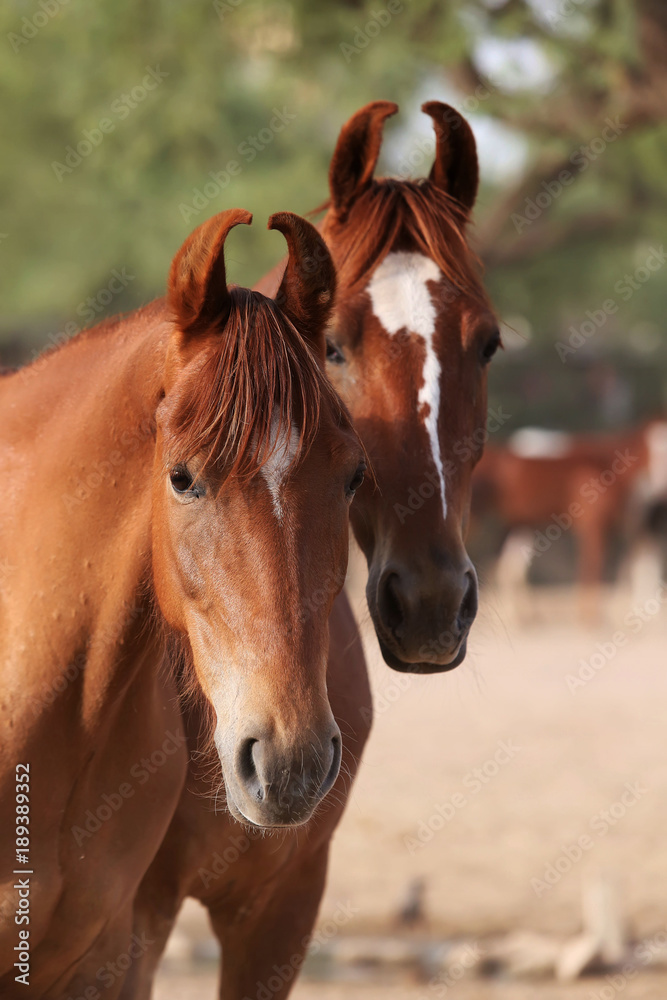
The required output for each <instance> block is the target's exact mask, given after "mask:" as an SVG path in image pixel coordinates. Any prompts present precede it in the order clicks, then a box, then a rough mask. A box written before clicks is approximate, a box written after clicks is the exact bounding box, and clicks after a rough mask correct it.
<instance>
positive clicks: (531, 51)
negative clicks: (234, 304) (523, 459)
mask: <svg viewBox="0 0 667 1000" xmlns="http://www.w3.org/2000/svg"><path fill="white" fill-rule="evenodd" d="M0 44H1V45H2V56H1V58H0V88H1V91H2V100H1V101H0V128H1V130H2V137H3V157H2V159H1V161H0V180H1V184H2V191H3V195H4V197H3V199H2V209H1V211H0V234H2V235H1V237H0V260H1V264H2V266H1V267H0V286H1V299H0V301H1V303H2V305H1V313H0V315H1V316H2V320H1V322H0V327H1V332H2V336H3V338H4V340H5V348H3V353H5V354H7V352H9V353H10V354H11V343H12V341H16V339H17V338H18V340H19V341H20V344H21V345H22V347H21V350H22V351H23V353H24V355H29V354H30V352H31V351H32V350H34V349H36V347H38V346H39V345H40V344H42V343H44V341H45V338H46V335H47V334H48V333H49V332H50V333H52V334H53V333H55V332H57V331H58V330H61V329H63V327H64V324H65V323H66V322H68V321H70V322H74V323H75V324H77V325H84V324H87V323H89V322H90V321H91V318H92V317H97V316H100V317H101V316H102V315H106V314H109V313H113V312H116V311H120V310H125V309H129V308H132V307H134V306H136V305H138V304H139V303H141V302H145V301H147V300H148V299H150V298H151V297H153V296H155V295H158V294H161V293H162V291H163V289H164V286H165V279H166V274H167V271H168V267H169V262H170V259H171V257H172V255H173V254H174V252H175V251H176V249H177V248H178V246H179V245H180V242H181V241H182V240H183V238H184V237H185V236H186V234H187V233H188V232H190V231H191V230H192V229H193V228H194V226H195V225H197V224H198V223H199V222H201V221H203V219H204V218H206V217H208V216H209V215H211V214H213V213H214V212H217V211H220V210H221V209H223V208H227V207H232V206H239V207H244V208H248V209H250V210H251V211H253V212H254V213H255V225H254V226H253V227H252V228H251V229H250V230H248V231H244V230H243V231H242V230H236V231H235V233H234V234H233V237H232V239H230V243H229V257H230V277H231V279H232V280H237V281H241V282H243V283H252V282H253V281H255V280H256V279H257V278H258V277H259V276H260V275H261V274H262V272H263V271H264V270H266V269H267V268H268V267H269V266H271V265H272V264H273V263H274V262H275V261H276V260H277V259H278V258H279V257H280V256H281V255H282V253H283V248H284V244H283V243H282V242H281V237H280V236H279V234H276V233H271V234H269V233H267V232H266V231H265V229H264V226H265V222H266V219H267V217H268V215H269V214H270V213H271V212H273V211H277V210H281V209H290V210H293V211H298V212H307V211H308V210H310V209H312V208H314V207H315V206H317V205H318V204H319V203H321V202H322V201H323V200H324V198H325V197H326V194H327V188H326V171H327V167H328V162H329V158H330V155H331V151H332V149H333V144H334V142H335V138H336V135H337V133H338V129H339V128H340V125H341V124H342V122H343V121H344V120H345V119H346V118H347V117H348V116H349V114H351V113H352V112H353V111H354V110H356V109H357V108H358V107H360V106H361V105H363V104H364V103H366V102H367V101H369V100H373V99H378V98H385V99H393V100H397V101H398V102H399V103H400V104H401V106H402V109H403V110H404V116H403V118H402V119H401V122H399V123H398V124H395V123H394V122H392V123H390V125H389V126H388V130H387V132H388V138H389V141H390V142H389V144H390V146H391V143H392V138H393V139H394V140H396V137H397V136H404V137H405V143H406V147H408V146H409V145H410V144H411V143H412V142H413V141H414V133H411V132H410V130H409V128H406V124H405V120H404V119H405V117H406V116H407V112H408V111H409V112H412V111H413V110H414V109H415V106H416V102H418V100H421V99H424V98H426V97H428V96H436V97H440V96H442V95H443V94H445V93H446V94H449V96H450V99H451V100H452V103H455V104H457V105H458V106H459V107H461V108H462V109H464V110H472V111H475V110H476V111H477V113H478V114H482V115H483V116H484V118H485V119H486V120H489V119H490V120H492V121H493V120H495V121H497V122H500V123H504V124H505V125H506V126H507V127H508V128H509V129H511V135H512V136H514V137H516V136H518V137H519V138H520V139H521V141H522V142H523V143H524V144H525V150H526V157H525V164H524V166H523V167H522V168H521V169H520V171H519V172H518V174H517V176H515V177H512V178H509V179H505V180H503V182H502V183H497V182H495V183H493V184H491V183H489V182H486V183H485V184H484V186H483V189H482V193H481V197H480V204H479V209H478V212H477V224H476V230H475V234H476V237H475V238H476V240H477V244H478V247H479V250H480V254H481V256H482V257H483V259H484V261H485V263H486V266H487V274H488V283H489V286H490V288H491V291H492V293H493V295H494V297H495V300H496V302H497V304H498V306H499V310H500V312H501V314H502V315H504V316H507V317H510V318H511V317H513V316H521V317H524V318H525V319H526V320H527V321H528V323H529V325H530V326H531V327H532V329H533V331H534V336H535V338H536V340H537V341H538V342H542V343H543V344H545V345H553V343H554V342H556V341H558V340H559V339H560V340H561V341H562V340H563V338H564V337H567V336H569V333H568V331H569V329H570V328H571V326H572V325H574V327H575V328H576V327H578V326H579V325H581V323H582V322H583V321H584V320H585V317H586V310H597V309H599V308H600V307H601V304H602V303H603V302H604V301H605V300H608V299H610V298H611V299H619V310H618V311H617V312H616V313H615V314H614V315H610V316H609V319H608V322H607V323H606V324H605V331H604V333H605V336H608V337H609V342H610V343H612V342H614V343H622V342H623V339H624V338H626V337H627V335H628V331H629V330H632V329H634V328H636V327H638V324H639V325H641V329H642V330H644V331H646V330H648V329H649V327H650V329H651V330H653V329H656V330H657V331H658V335H662V334H663V326H662V323H663V320H662V317H663V315H664V313H665V287H666V283H665V281H664V274H667V267H666V268H665V271H664V274H663V273H661V272H657V274H656V276H655V277H652V278H651V280H650V281H648V282H646V283H645V285H644V284H643V285H642V287H641V289H640V290H638V291H637V292H636V294H633V295H632V296H631V297H630V298H629V299H628V301H623V302H622V303H620V293H619V292H618V291H615V290H614V287H615V284H616V283H617V282H618V281H622V280H623V276H624V275H625V274H626V273H629V274H631V275H632V273H633V272H634V269H636V268H637V267H639V266H641V265H642V262H643V261H644V260H645V259H646V258H647V256H648V254H649V253H650V250H651V247H659V246H660V241H661V239H663V234H664V232H665V223H666V221H667V219H666V216H667V208H666V203H667V172H666V171H665V169H664V163H665V154H666V153H667V125H666V124H665V121H664V118H665V111H666V109H667V82H666V81H667V56H666V53H667V17H666V15H665V12H664V7H663V5H662V3H661V2H660V0H638V2H637V3H633V2H632V0H597V2H596V0H546V2H544V3H538V2H537V0H531V2H528V0H507V2H504V3H503V2H499V0H494V2H491V0H488V2H486V3H485V2H482V0H452V2H449V3H443V2H438V0H379V2H377V3H373V2H370V0H345V2H333V0H322V2H320V3H317V4H314V3H312V2H311V3H309V2H306V0H292V2H287V0H277V2H274V0H271V2H269V0H215V2H210V0H196V2H193V3H182V2H177V0H140V2H137V0H134V2H129V0H96V2H94V3H83V2H82V0H66V2H63V0H6V2H5V3H4V4H3V5H2V8H1V10H0ZM489 52H492V53H493V52H495V53H496V56H498V54H499V55H500V63H499V65H498V66H496V67H495V68H494V67H493V65H491V64H490V63H489ZM526 56H528V57H529V62H530V60H532V63H533V65H537V66H542V68H543V70H544V72H543V73H542V78H541V79H540V80H539V81H538V82H537V83H534V82H531V80H532V78H531V75H530V72H529V71H528V69H529V68H530V67H529V68H528V69H526V66H525V63H522V59H525V57H526ZM513 59H514V62H515V66H514V69H513V67H512V60H513ZM517 67H518V68H517ZM538 75H539V74H538ZM608 119H611V120H612V121H617V122H620V125H621V126H622V127H621V128H620V129H619V130H618V132H617V134H616V137H615V138H614V139H613V141H605V140H604V139H601V138H600V137H601V136H603V130H604V129H606V128H607V124H606V123H607V120H608ZM102 123H104V124H102ZM105 129H106V130H105ZM509 134H510V133H508V135H509ZM604 134H607V135H610V133H609V131H608V130H607V132H606V133H604ZM601 142H603V143H604V148H603V149H600V144H601ZM82 143H83V145H80V144H82ZM591 144H593V145H591ZM77 147H78V152H77ZM582 150H583V152H582ZM598 150H599V151H598ZM72 151H73V152H72ZM408 151H409V150H408V148H406V150H405V152H406V154H407V152H408ZM578 151H579V158H578V160H577V152H578ZM596 151H597V152H596ZM78 157H79V158H80V162H77V158H78ZM573 158H574V159H573ZM389 159H390V158H388V159H387V162H388V163H389V166H391V163H390V162H389ZM425 166H426V168H427V167H428V163H426V165H425ZM563 171H567V172H569V174H570V175H571V178H572V179H571V182H569V183H568V184H564V183H562V174H563ZM212 175H213V176H212ZM559 177H561V181H559ZM559 183H560V185H561V188H562V190H560V191H558V190H557V189H558V184H559ZM550 185H551V186H550ZM545 192H546V193H545ZM549 192H551V196H549ZM556 192H557V193H556ZM531 202H532V203H534V204H537V208H538V211H537V214H536V213H535V211H534V210H532V209H530V207H529V204H530V203H531ZM538 202H540V203H541V204H542V205H544V207H540V204H538ZM530 214H533V215H534V216H535V217H534V218H528V216H529V215H530ZM521 220H525V221H524V222H522V221H521ZM114 269H115V270H116V271H118V272H119V273H121V274H124V275H126V280H125V281H124V283H123V282H116V283H115V284H114V285H113V289H114V290H113V299H112V301H111V302H108V301H107V299H108V298H109V294H108V292H107V289H108V288H109V287H110V282H111V280H112V275H113V272H114ZM123 269H125V270H124V271H123ZM129 276H131V277H129ZM119 284H120V285H121V286H122V287H120V290H118V286H119ZM89 298H90V299H92V303H91V302H90V301H89V302H88V303H87V300H88V299H89ZM86 303H87V304H86ZM621 305H622V308H621V307H620V306H621ZM651 324H652V326H651ZM551 349H552V348H551Z"/></svg>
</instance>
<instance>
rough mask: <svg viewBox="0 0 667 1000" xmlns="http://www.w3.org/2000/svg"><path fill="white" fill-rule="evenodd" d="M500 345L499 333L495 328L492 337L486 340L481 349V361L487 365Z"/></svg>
mask: <svg viewBox="0 0 667 1000" xmlns="http://www.w3.org/2000/svg"><path fill="white" fill-rule="evenodd" d="M499 347H500V334H499V333H498V331H497V330H496V331H495V333H494V334H493V336H492V337H490V338H489V340H487V342H486V344H485V345H484V347H483V349H482V363H483V364H485V365H488V363H489V361H490V360H491V358H492V357H493V355H494V354H495V353H496V351H497V350H498V348H499Z"/></svg>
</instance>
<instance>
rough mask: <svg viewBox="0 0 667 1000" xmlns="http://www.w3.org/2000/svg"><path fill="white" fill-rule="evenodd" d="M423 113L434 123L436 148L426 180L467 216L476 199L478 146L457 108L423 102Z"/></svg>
mask: <svg viewBox="0 0 667 1000" xmlns="http://www.w3.org/2000/svg"><path fill="white" fill-rule="evenodd" d="M421 109H422V111H423V112H424V113H425V114H427V115H429V116H430V118H431V119H432V120H433V128H434V130H435V137H436V148H435V160H434V162H433V166H432V168H431V172H430V175H429V179H430V180H431V181H432V182H433V184H435V186H436V187H438V188H440V189H441V190H442V191H446V192H447V194H450V195H451V196H452V198H455V199H456V200H457V201H459V202H460V203H461V205H462V206H463V208H464V209H465V210H466V212H470V210H471V208H472V207H473V205H474V203H475V198H476V196H477V187H478V184H479V165H478V162H477V144H476V142H475V136H474V135H473V131H472V129H471V128H470V125H469V124H468V122H467V121H466V119H465V118H464V117H463V115H462V114H461V113H460V111H457V110H456V108H453V107H452V106H451V104H445V103H444V102H442V101H425V102H424V104H422V108H421Z"/></svg>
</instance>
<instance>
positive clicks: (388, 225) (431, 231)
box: [319, 178, 487, 302]
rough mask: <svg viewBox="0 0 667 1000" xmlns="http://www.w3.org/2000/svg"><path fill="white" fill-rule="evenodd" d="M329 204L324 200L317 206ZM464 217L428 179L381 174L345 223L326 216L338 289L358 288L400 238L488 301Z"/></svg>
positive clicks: (464, 290)
mask: <svg viewBox="0 0 667 1000" xmlns="http://www.w3.org/2000/svg"><path fill="white" fill-rule="evenodd" d="M329 207H330V202H326V203H325V204H324V205H322V206H321V207H320V209H319V210H322V209H326V208H329ZM467 221H468V217H467V213H466V211H465V210H464V208H463V207H462V206H461V205H460V204H459V202H458V201H456V199H455V198H452V197H451V196H450V195H448V194H447V193H446V192H445V191H443V190H442V189H441V188H439V187H437V186H436V185H435V184H433V183H432V181H430V180H428V179H426V178H421V179H419V180H398V179H394V178H382V179H380V180H374V181H372V183H371V185H370V187H369V188H368V189H367V190H366V191H364V192H363V193H362V194H361V195H360V196H359V197H358V198H357V199H356V201H355V202H354V204H353V205H352V208H351V209H350V212H349V216H348V218H347V220H346V221H345V222H344V224H342V225H338V226H335V227H334V226H333V225H332V224H331V223H329V221H328V219H327V218H325V220H324V225H323V233H324V236H325V239H327V241H329V240H331V242H332V243H333V244H334V245H335V259H336V266H337V269H338V279H339V284H340V287H342V288H345V289H347V290H349V291H351V292H354V291H358V290H361V288H362V287H363V285H364V284H365V283H366V281H367V279H368V277H369V275H370V273H371V271H373V270H374V268H376V267H377V265H378V264H380V263H381V262H382V261H383V260H384V258H385V257H386V256H387V254H388V253H389V252H390V251H391V250H392V249H394V248H395V244H396V243H397V241H398V240H400V239H403V240H405V242H406V243H409V244H410V245H413V246H416V247H417V249H418V250H419V251H421V252H422V253H424V254H425V255H426V256H428V257H430V258H431V259H432V260H433V261H434V262H435V263H436V264H437V265H438V267H439V268H440V270H441V271H442V272H443V274H444V275H445V277H446V278H447V280H448V281H449V282H450V283H451V284H452V285H453V286H454V287H455V288H456V289H457V290H458V291H459V292H462V293H464V294H467V295H472V296H473V297H475V298H477V299H479V300H481V301H483V302H487V296H486V293H485V291H484V288H483V285H482V283H481V280H480V271H481V266H480V262H479V260H478V258H477V257H476V256H475V254H474V253H473V252H472V250H471V249H470V247H469V246H468V241H467V238H466V233H465V230H466V223H467Z"/></svg>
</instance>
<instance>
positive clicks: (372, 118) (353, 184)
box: [329, 101, 398, 216]
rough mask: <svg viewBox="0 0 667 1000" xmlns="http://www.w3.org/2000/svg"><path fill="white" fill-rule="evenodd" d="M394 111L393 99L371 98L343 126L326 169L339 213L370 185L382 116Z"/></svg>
mask: <svg viewBox="0 0 667 1000" xmlns="http://www.w3.org/2000/svg"><path fill="white" fill-rule="evenodd" d="M397 111H398V104H394V103H393V101H373V102H372V104H367V105H366V107H365V108H362V109H361V110H360V111H357V113H356V115H352V117H351V118H350V120H349V121H348V122H347V123H346V124H345V125H343V127H342V129H341V131H340V135H339V137H338V142H337V143H336V149H335V150H334V154H333V157H332V160H331V166H330V168H329V189H330V191H331V204H332V207H333V209H334V211H335V212H336V213H337V214H338V215H339V216H345V215H346V213H347V212H348V210H349V209H350V207H351V205H352V203H353V202H354V201H355V200H356V199H357V198H358V197H359V195H360V194H363V192H364V191H365V190H366V189H367V188H368V187H370V184H371V181H372V180H373V171H374V170H375V165H376V163H377V160H378V156H379V155H380V146H381V145H382V130H383V127H384V123H385V119H386V118H389V117H390V116H391V115H395V114H396V112H397Z"/></svg>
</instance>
